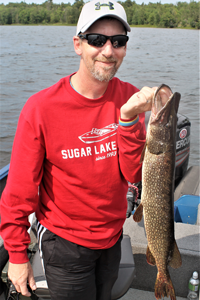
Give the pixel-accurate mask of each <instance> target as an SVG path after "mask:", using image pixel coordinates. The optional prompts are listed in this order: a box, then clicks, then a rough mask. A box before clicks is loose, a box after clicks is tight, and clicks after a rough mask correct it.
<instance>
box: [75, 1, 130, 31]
mask: <svg viewBox="0 0 200 300" xmlns="http://www.w3.org/2000/svg"><path fill="white" fill-rule="evenodd" d="M106 16H109V17H113V18H115V19H118V20H119V21H120V22H122V24H123V25H124V26H125V28H126V30H127V31H131V28H130V26H129V25H128V22H127V17H126V12H125V10H124V8H123V6H122V5H121V4H119V3H117V2H116V1H114V0H111V1H109V0H99V1H98V0H92V1H90V2H88V3H86V4H85V5H84V6H83V8H82V11H81V13H80V16H79V19H78V23H77V29H76V35H78V34H79V33H80V32H82V33H84V32H85V31H86V30H87V29H88V28H89V27H90V26H91V25H92V24H93V23H94V22H96V21H97V20H99V19H100V18H102V17H106Z"/></svg>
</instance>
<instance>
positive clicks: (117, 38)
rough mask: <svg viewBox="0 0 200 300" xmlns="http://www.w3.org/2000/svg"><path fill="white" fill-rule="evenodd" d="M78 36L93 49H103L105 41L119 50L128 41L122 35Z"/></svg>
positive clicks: (93, 34)
mask: <svg viewBox="0 0 200 300" xmlns="http://www.w3.org/2000/svg"><path fill="white" fill-rule="evenodd" d="M78 36H79V37H80V38H81V39H86V40H87V41H88V44H89V45H92V46H95V47H103V46H104V45H105V43H106V42H107V40H110V41H111V43H112V45H113V47H114V48H119V47H123V46H125V45H126V43H127V42H128V39H129V37H128V36H127V35H123V34H119V35H112V36H107V35H104V34H99V33H88V34H82V33H80V34H79V35H78Z"/></svg>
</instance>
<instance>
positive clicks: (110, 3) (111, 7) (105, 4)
mask: <svg viewBox="0 0 200 300" xmlns="http://www.w3.org/2000/svg"><path fill="white" fill-rule="evenodd" d="M113 5H114V4H113V3H112V2H108V4H107V3H103V4H101V3H100V2H97V3H96V4H95V6H96V8H95V10H100V9H101V6H108V7H109V9H110V10H112V9H114V7H113Z"/></svg>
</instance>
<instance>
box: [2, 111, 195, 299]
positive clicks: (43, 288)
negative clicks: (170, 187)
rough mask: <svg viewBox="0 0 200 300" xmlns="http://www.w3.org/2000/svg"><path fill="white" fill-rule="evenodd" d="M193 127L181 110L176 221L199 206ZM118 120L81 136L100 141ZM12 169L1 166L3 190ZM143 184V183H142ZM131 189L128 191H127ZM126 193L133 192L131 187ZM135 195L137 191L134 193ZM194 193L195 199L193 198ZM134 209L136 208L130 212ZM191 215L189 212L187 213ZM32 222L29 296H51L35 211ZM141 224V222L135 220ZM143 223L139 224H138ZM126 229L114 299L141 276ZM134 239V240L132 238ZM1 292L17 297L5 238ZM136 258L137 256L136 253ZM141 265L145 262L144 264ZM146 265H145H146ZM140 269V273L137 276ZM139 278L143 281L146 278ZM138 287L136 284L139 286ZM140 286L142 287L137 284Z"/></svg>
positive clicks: (113, 132)
mask: <svg viewBox="0 0 200 300" xmlns="http://www.w3.org/2000/svg"><path fill="white" fill-rule="evenodd" d="M148 118H149V115H148V114H146V120H145V122H146V124H148ZM190 127H191V123H190V121H189V119H188V118H187V117H185V116H183V115H181V114H178V122H177V130H176V131H177V132H176V167H175V192H174V198H175V199H174V200H175V203H174V207H175V209H174V219H175V222H182V223H184V222H186V223H187V222H188V220H187V219H186V218H185V219H184V217H183V215H184V212H185V211H186V210H187V211H188V210H189V208H191V207H192V208H194V209H192V208H191V211H194V210H195V209H196V211H197V209H198V207H199V203H200V197H199V171H200V168H199V166H192V167H190V168H188V162H189V153H190ZM116 129H117V124H111V125H109V126H106V127H104V128H102V129H93V130H92V131H91V132H88V133H87V134H84V135H82V136H81V137H79V138H80V139H81V140H82V141H83V142H85V143H91V142H95V141H99V140H100V139H105V138H106V137H107V136H110V135H111V134H116ZM8 172H9V164H8V165H7V166H5V167H4V168H3V169H1V170H0V194H1V193H2V191H3V189H4V187H5V184H6V179H7V175H8ZM140 186H141V185H140ZM128 193H129V194H128ZM128 193H127V199H128V196H130V193H133V191H130V190H129V192H128ZM138 195H139V197H138V199H137V201H135V206H138V205H139V203H140V195H141V190H139V191H138ZM132 196H133V197H134V194H133V195H132ZM193 197H195V200H194V198H193ZM131 213H132V214H133V213H134V210H133V211H132V212H131ZM187 215H188V214H187ZM190 221H191V222H192V224H196V223H197V222H198V212H197V213H195V214H193V217H192V218H190ZM29 222H30V223H31V227H30V229H29V231H30V235H31V244H30V246H29V249H28V255H29V258H30V262H31V264H32V267H33V272H34V277H35V281H36V284H37V289H36V291H35V293H32V296H31V298H26V299H34V300H37V299H39V298H42V299H49V300H50V295H49V291H48V286H47V282H46V278H45V275H44V272H43V268H42V264H41V260H40V256H39V250H38V244H37V239H36V235H37V234H36V220H35V217H34V215H31V216H30V217H29ZM135 226H138V224H135ZM139 226H140V225H139ZM126 231H127V230H125V234H124V238H123V240H122V257H121V261H120V268H119V276H118V279H117V281H116V282H115V284H114V286H113V289H112V300H116V299H119V298H121V297H122V296H123V295H125V294H126V292H127V291H128V289H129V288H130V287H131V286H132V287H134V283H136V284H137V285H138V281H137V278H140V275H139V274H140V273H141V272H138V270H136V269H137V268H138V266H137V265H136V264H135V258H134V256H133V246H132V245H131V239H130V235H131V234H127V233H126ZM133 242H134V241H133ZM0 257H1V262H0V273H1V279H0V295H1V294H3V293H4V295H5V299H7V298H8V294H9V293H12V299H17V293H16V290H15V288H14V286H13V285H12V284H11V285H10V283H9V280H8V278H7V269H8V253H7V251H6V250H5V248H4V246H3V240H2V239H1V241H0ZM136 259H137V257H136ZM141 268H142V265H141ZM145 268H146V265H145ZM136 271H137V276H136ZM139 280H141V281H144V280H143V278H140V279H139ZM136 288H137V286H136ZM138 288H141V287H140V286H138ZM143 288H144V290H145V289H146V290H148V288H149V287H147V286H144V287H143Z"/></svg>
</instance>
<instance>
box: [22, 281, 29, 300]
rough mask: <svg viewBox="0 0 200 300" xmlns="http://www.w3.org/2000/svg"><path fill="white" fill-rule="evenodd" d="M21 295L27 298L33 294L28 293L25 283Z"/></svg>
mask: <svg viewBox="0 0 200 300" xmlns="http://www.w3.org/2000/svg"><path fill="white" fill-rule="evenodd" d="M20 293H21V294H22V295H23V296H26V297H30V296H31V293H30V292H29V291H28V288H27V284H25V283H23V284H21V285H20Z"/></svg>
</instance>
